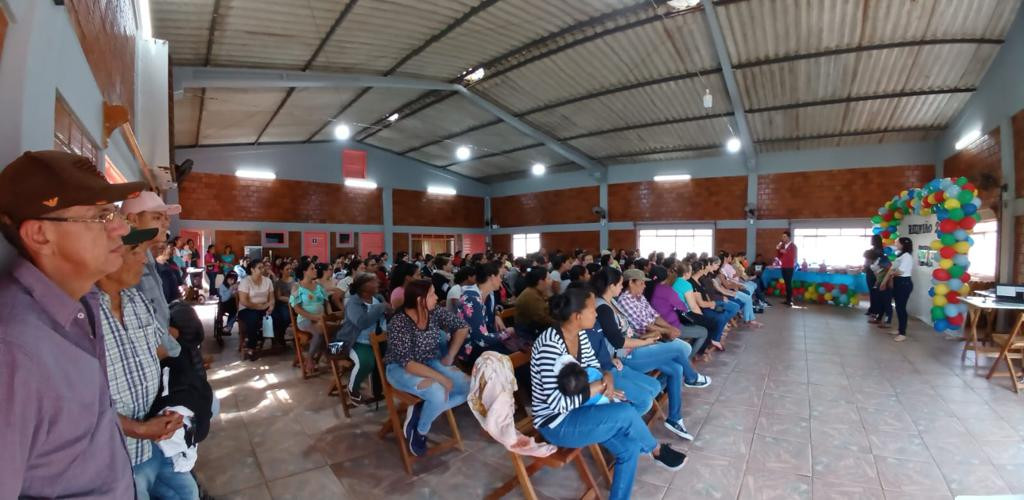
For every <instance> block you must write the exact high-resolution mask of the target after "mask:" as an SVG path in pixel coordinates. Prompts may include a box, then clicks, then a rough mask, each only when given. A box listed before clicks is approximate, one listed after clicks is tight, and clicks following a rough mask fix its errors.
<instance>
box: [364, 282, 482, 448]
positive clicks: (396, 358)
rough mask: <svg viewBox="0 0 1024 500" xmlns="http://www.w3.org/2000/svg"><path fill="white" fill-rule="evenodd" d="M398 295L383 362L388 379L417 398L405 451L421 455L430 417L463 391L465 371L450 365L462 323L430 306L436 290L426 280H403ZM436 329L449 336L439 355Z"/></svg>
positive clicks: (462, 400) (462, 332)
mask: <svg viewBox="0 0 1024 500" xmlns="http://www.w3.org/2000/svg"><path fill="white" fill-rule="evenodd" d="M403 296H404V303H403V304H402V308H401V310H400V311H399V312H398V313H396V314H395V316H394V317H393V318H391V323H390V325H389V326H388V345H387V353H386V354H385V357H384V363H385V364H386V365H387V378H388V382H389V383H391V385H393V386H394V387H395V388H397V389H398V390H400V391H404V392H408V393H409V394H413V395H415V396H417V397H419V398H420V399H422V401H420V402H419V403H417V404H415V405H413V406H411V407H409V410H408V414H407V415H406V419H405V438H406V440H407V441H408V443H409V452H410V453H412V454H413V455H414V456H422V455H423V454H424V453H426V451H427V433H429V432H430V426H431V424H433V422H434V420H435V419H437V417H439V416H440V415H441V414H442V413H444V412H445V411H446V410H448V409H450V408H454V407H456V406H458V405H461V404H462V403H465V402H466V397H467V396H468V395H469V377H468V376H466V374H465V373H462V372H461V371H459V370H458V369H457V368H455V367H453V366H451V365H452V361H453V360H454V359H455V354H456V352H457V351H458V349H459V347H460V346H461V345H462V343H463V342H464V341H465V339H466V334H467V330H468V327H467V326H466V323H465V322H463V321H462V320H461V319H459V317H458V316H456V315H454V314H452V313H451V312H449V311H448V309H445V308H444V307H436V306H437V295H436V294H434V293H433V286H432V285H431V284H430V282H429V281H427V280H416V281H413V282H411V283H409V285H408V286H406V289H405V293H404V294H403ZM442 335H451V337H452V340H451V343H450V346H449V350H448V354H447V355H445V356H444V357H443V358H442V357H440V356H439V354H440V353H439V352H438V345H439V344H440V342H441V339H442Z"/></svg>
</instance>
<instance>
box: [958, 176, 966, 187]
mask: <svg viewBox="0 0 1024 500" xmlns="http://www.w3.org/2000/svg"><path fill="white" fill-rule="evenodd" d="M964 184H967V178H966V177H960V178H959V179H957V180H956V185H957V186H960V187H963V186H964Z"/></svg>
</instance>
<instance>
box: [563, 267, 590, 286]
mask: <svg viewBox="0 0 1024 500" xmlns="http://www.w3.org/2000/svg"><path fill="white" fill-rule="evenodd" d="M589 281H590V272H589V271H587V268H586V267H585V266H580V265H575V266H572V268H570V269H569V284H573V283H587V282H589ZM567 288H568V287H567Z"/></svg>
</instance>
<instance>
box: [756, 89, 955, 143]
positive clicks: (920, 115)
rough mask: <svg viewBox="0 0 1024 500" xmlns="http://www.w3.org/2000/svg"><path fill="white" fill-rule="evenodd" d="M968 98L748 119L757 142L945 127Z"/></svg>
mask: <svg viewBox="0 0 1024 500" xmlns="http://www.w3.org/2000/svg"><path fill="white" fill-rule="evenodd" d="M968 97H969V95H968V94H938V95H925V96H915V97H901V98H895V99H878V100H873V101H863V102H854V103H845V104H832V105H828V106H814V107H809V108H800V109H788V110H783V111H771V112H766V113H751V114H748V115H747V120H748V121H749V123H750V131H751V134H753V136H754V141H761V140H765V139H783V138H799V137H808V136H819V135H828V134H839V133H845V132H859V131H883V130H885V129H902V128H917V127H941V126H943V125H945V124H946V123H947V122H948V121H949V120H950V118H952V116H953V114H954V113H956V111H958V110H959V109H960V108H961V107H962V106H963V104H964V103H965V102H966V101H967V99H968Z"/></svg>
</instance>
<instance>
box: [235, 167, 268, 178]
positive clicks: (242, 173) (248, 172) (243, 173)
mask: <svg viewBox="0 0 1024 500" xmlns="http://www.w3.org/2000/svg"><path fill="white" fill-rule="evenodd" d="M235 176H236V177H242V178H245V179H261V180H266V181H272V180H274V179H276V178H277V174H275V173H274V172H271V171H269V170H252V169H248V168H240V169H238V170H235Z"/></svg>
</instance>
